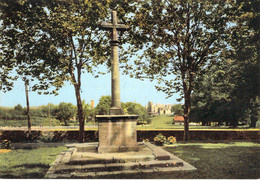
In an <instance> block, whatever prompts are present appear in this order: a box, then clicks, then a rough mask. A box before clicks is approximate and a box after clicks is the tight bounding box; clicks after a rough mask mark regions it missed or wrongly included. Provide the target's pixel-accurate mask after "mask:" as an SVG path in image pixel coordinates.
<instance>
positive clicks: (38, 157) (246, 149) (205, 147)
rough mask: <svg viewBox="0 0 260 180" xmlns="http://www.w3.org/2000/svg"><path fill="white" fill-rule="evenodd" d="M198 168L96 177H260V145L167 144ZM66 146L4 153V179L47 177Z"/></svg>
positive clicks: (0, 165)
mask: <svg viewBox="0 0 260 180" xmlns="http://www.w3.org/2000/svg"><path fill="white" fill-rule="evenodd" d="M164 148H165V149H166V150H167V151H169V152H171V153H173V154H174V155H176V156H178V157H180V158H181V159H183V160H185V161H186V162H188V163H190V164H191V165H193V166H194V167H196V168H197V171H193V172H185V171H183V172H181V171H178V172H169V173H165V172H157V173H151V174H135V175H113V176H105V177H95V178H103V179H104V178H112V179H119V178H120V179H121V178H134V179H151V178H153V179H165V178H167V179H174V178H177V179H187V178H188V179H193V178H196V179H204V178H207V179H215V178H216V179H222V178H224V179H234V178H235V179H241V178H247V179H249V178H251V179H257V178H260V171H259V167H260V144H259V143H253V142H229V143H227V142H221V143H204V142H199V143H194V142H193V143H178V144H177V146H176V147H164ZM65 149H66V148H65V147H64V146H59V147H56V148H55V147H43V148H37V149H19V150H13V151H11V152H9V153H0V178H19V179H20V178H43V177H44V175H45V173H46V172H47V170H48V168H49V166H50V164H51V163H52V162H53V161H54V160H55V158H56V156H57V155H58V154H59V153H60V152H61V151H63V150H65Z"/></svg>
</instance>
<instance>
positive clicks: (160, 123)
mask: <svg viewBox="0 0 260 180" xmlns="http://www.w3.org/2000/svg"><path fill="white" fill-rule="evenodd" d="M172 122H173V116H170V115H160V116H154V117H152V119H151V124H150V125H146V126H138V127H137V129H184V126H183V125H174V124H172ZM189 128H190V129H209V128H210V129H215V128H217V129H226V128H228V127H227V126H220V127H219V126H216V127H214V126H191V125H190V126H189Z"/></svg>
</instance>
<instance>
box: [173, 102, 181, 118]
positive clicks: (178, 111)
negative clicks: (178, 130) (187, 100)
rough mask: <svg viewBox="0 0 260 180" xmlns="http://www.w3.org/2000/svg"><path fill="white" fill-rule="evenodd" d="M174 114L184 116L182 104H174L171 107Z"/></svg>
mask: <svg viewBox="0 0 260 180" xmlns="http://www.w3.org/2000/svg"><path fill="white" fill-rule="evenodd" d="M171 111H172V112H173V114H174V116H183V105H182V104H174V105H173V106H172V108H171Z"/></svg>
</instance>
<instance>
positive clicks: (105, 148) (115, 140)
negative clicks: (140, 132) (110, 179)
mask: <svg viewBox="0 0 260 180" xmlns="http://www.w3.org/2000/svg"><path fill="white" fill-rule="evenodd" d="M137 118H138V116H137V115H97V116H96V119H97V120H98V138H99V143H98V153H113V152H126V151H137V150H138V144H137V134H136V121H137Z"/></svg>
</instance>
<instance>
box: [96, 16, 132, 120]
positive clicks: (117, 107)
mask: <svg viewBox="0 0 260 180" xmlns="http://www.w3.org/2000/svg"><path fill="white" fill-rule="evenodd" d="M111 16H112V23H102V24H101V27H100V29H102V30H109V31H111V32H112V33H111V41H110V44H111V46H112V54H111V64H112V71H111V84H112V88H111V95H112V104H111V108H110V115H119V114H123V110H122V109H121V103H120V78H119V58H118V44H119V41H118V34H117V31H126V30H128V29H129V27H128V26H126V25H124V24H118V22H117V15H116V11H112V13H111Z"/></svg>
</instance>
